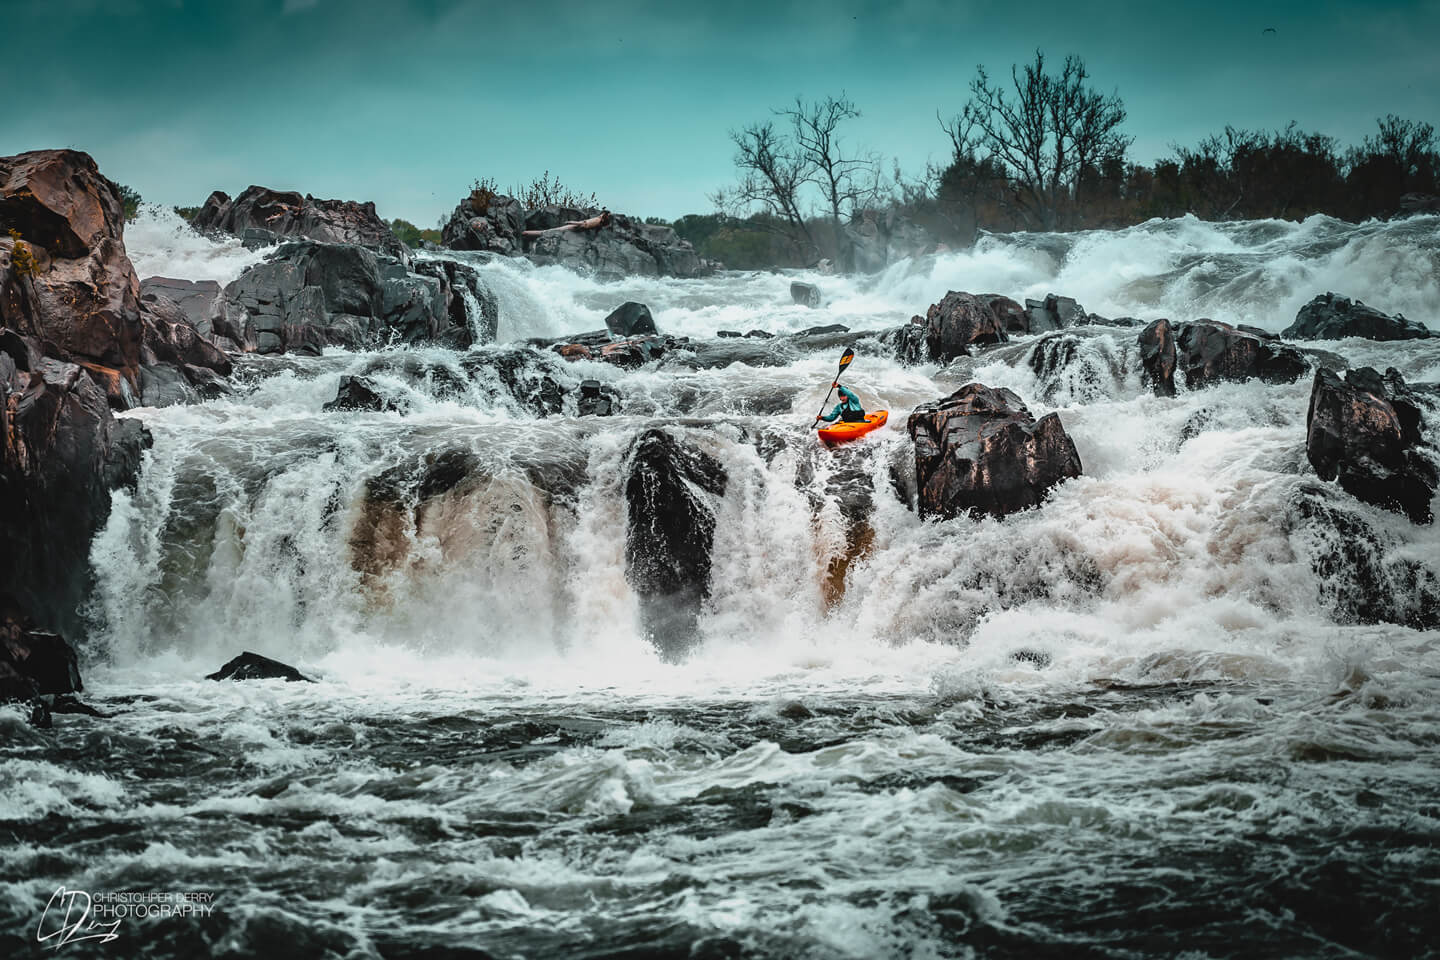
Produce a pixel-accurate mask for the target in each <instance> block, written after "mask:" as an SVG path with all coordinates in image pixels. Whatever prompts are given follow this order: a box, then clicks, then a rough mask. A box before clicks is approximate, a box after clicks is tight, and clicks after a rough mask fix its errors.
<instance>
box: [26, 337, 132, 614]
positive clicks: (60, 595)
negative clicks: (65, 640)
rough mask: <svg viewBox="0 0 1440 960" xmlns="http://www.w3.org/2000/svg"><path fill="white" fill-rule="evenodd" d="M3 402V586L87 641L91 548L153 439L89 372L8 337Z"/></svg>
mask: <svg viewBox="0 0 1440 960" xmlns="http://www.w3.org/2000/svg"><path fill="white" fill-rule="evenodd" d="M0 394H3V404H0V504H4V508H3V509H0V543H3V544H4V549H0V584H4V589H5V590H6V591H7V592H8V593H10V594H11V595H12V596H13V597H14V599H15V602H16V603H17V604H18V606H19V608H20V609H21V610H23V611H25V612H26V613H27V614H28V615H29V616H30V617H32V618H33V619H34V621H35V622H36V623H38V624H41V625H42V626H44V627H47V628H50V629H54V630H57V631H59V632H60V633H63V634H66V635H68V636H79V635H81V634H82V633H83V623H82V622H81V620H80V616H79V613H78V611H79V609H80V606H81V603H82V601H83V600H84V598H85V596H86V594H87V591H88V586H89V582H90V557H89V550H90V541H91V539H92V538H93V537H94V535H95V533H96V531H98V530H99V529H100V527H101V526H103V525H104V523H105V521H106V519H107V518H108V517H109V514H110V491H111V490H112V489H114V488H115V487H117V486H121V485H127V486H128V485H133V484H134V483H135V481H136V478H137V477H138V475H139V470H140V455H141V451H142V449H143V448H144V446H146V445H148V442H149V436H148V434H146V433H145V431H144V428H143V427H142V425H141V423H140V421H138V420H128V419H127V420H118V421H117V420H116V419H115V418H114V416H113V415H112V414H111V412H110V406H109V404H108V402H107V399H106V395H105V392H104V391H103V390H102V389H101V388H100V387H98V386H97V385H96V383H95V381H94V380H93V379H92V377H91V374H90V372H89V371H87V370H85V369H84V368H82V367H80V366H78V365H77V364H73V363H66V362H64V361H61V360H55V359H53V358H50V357H46V356H44V355H43V354H42V351H41V344H40V343H39V342H37V341H35V340H33V339H29V338H24V337H21V336H19V335H18V334H16V333H15V332H14V331H10V330H3V329H0Z"/></svg>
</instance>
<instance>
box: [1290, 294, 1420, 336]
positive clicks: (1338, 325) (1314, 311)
mask: <svg viewBox="0 0 1440 960" xmlns="http://www.w3.org/2000/svg"><path fill="white" fill-rule="evenodd" d="M1434 335H1435V334H1434V333H1433V332H1432V331H1431V330H1430V328H1429V327H1427V326H1425V324H1423V323H1419V322H1418V321H1415V320H1407V319H1405V317H1404V316H1403V315H1401V314H1398V313H1397V314H1396V315H1395V316H1393V317H1392V316H1390V315H1389V314H1386V313H1381V312H1380V311H1379V310H1376V309H1375V308H1374V307H1367V306H1366V305H1365V304H1363V303H1361V302H1360V301H1359V300H1351V299H1350V298H1349V297H1341V296H1338V295H1336V294H1333V293H1326V294H1324V295H1322V296H1318V297H1316V298H1315V299H1314V300H1311V301H1310V302H1309V303H1307V304H1305V306H1303V307H1301V308H1300V312H1299V313H1297V314H1295V322H1294V323H1292V324H1290V326H1288V327H1286V328H1285V329H1284V330H1282V331H1281V332H1280V336H1282V337H1284V338H1285V339H1287V340H1341V339H1343V338H1345V337H1363V338H1365V339H1366V340H1424V339H1427V338H1429V337H1432V336H1434Z"/></svg>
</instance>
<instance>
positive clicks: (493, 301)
mask: <svg viewBox="0 0 1440 960" xmlns="http://www.w3.org/2000/svg"><path fill="white" fill-rule="evenodd" d="M412 269H413V270H414V271H415V272H416V273H419V274H423V275H424V276H427V277H435V278H436V279H437V280H439V281H440V282H441V283H440V286H441V289H442V291H443V293H444V296H445V312H446V314H447V315H448V316H449V318H450V331H451V334H450V337H449V338H448V339H449V340H450V345H451V346H454V347H456V348H457V349H462V348H463V346H468V345H469V344H464V345H462V344H461V343H460V341H461V340H463V339H464V335H463V334H462V333H461V331H465V330H468V331H469V336H470V342H471V343H493V342H494V341H495V335H496V333H497V332H498V331H499V328H500V301H499V300H498V299H497V298H496V296H495V294H494V293H493V292H492V291H491V290H490V288H489V287H487V286H486V285H485V281H484V280H482V279H481V278H480V272H479V271H478V270H476V269H475V268H474V267H472V266H470V265H469V264H464V263H459V262H458V261H455V260H417V261H416V262H415V263H414V265H413V266H412ZM441 339H442V341H444V340H446V339H447V338H446V337H444V336H443V335H442V337H441Z"/></svg>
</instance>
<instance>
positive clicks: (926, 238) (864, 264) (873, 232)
mask: <svg viewBox="0 0 1440 960" xmlns="http://www.w3.org/2000/svg"><path fill="white" fill-rule="evenodd" d="M844 231H845V238H846V239H847V240H848V241H849V244H850V251H849V253H850V259H851V261H852V262H851V263H850V264H848V265H846V266H847V269H853V270H857V271H859V272H861V273H878V272H879V271H881V270H884V269H885V268H886V267H888V266H890V265H891V264H894V263H899V262H900V261H901V260H905V259H909V258H914V257H919V256H923V255H924V254H927V253H933V252H935V250H936V249H937V246H938V245H937V243H936V241H935V238H934V237H932V236H930V234H929V233H928V232H927V231H926V230H925V229H924V228H923V227H921V226H919V225H918V224H916V223H915V222H914V221H912V220H910V219H909V218H908V217H906V216H904V215H902V214H898V213H896V212H895V211H894V210H890V211H887V212H885V213H883V214H876V213H875V212H873V211H866V212H865V213H864V214H863V216H862V217H861V219H860V221H859V222H858V223H848V224H846V225H845V226H844Z"/></svg>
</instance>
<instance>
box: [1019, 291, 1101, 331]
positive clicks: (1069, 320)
mask: <svg viewBox="0 0 1440 960" xmlns="http://www.w3.org/2000/svg"><path fill="white" fill-rule="evenodd" d="M1025 316H1026V320H1027V332H1028V333H1048V332H1050V331H1051V330H1063V329H1065V328H1066V327H1073V326H1077V325H1078V324H1082V323H1085V322H1086V314H1085V308H1084V307H1082V306H1080V304H1078V303H1076V302H1075V300H1074V299H1073V298H1071V297H1061V296H1057V295H1055V294H1053V293H1051V294H1047V295H1046V297H1045V299H1044V300H1026V301H1025Z"/></svg>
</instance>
